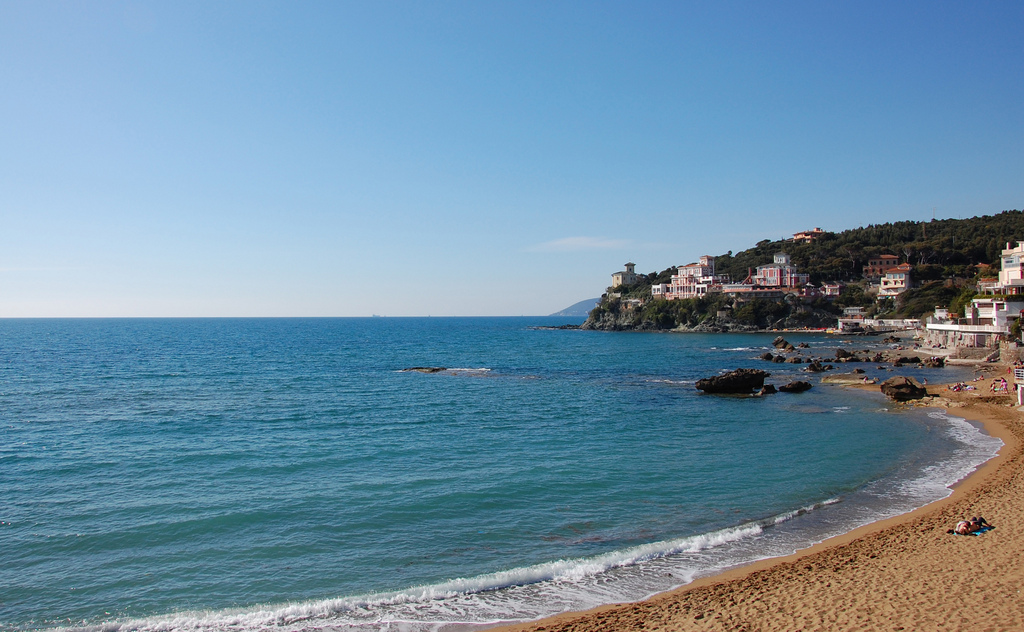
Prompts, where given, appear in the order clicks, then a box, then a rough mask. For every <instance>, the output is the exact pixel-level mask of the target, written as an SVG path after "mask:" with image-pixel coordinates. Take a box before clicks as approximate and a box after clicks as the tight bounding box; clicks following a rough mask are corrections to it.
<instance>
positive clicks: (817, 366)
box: [804, 360, 832, 373]
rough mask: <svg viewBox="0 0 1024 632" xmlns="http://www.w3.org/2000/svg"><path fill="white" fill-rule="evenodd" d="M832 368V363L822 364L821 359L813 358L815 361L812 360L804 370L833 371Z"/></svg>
mask: <svg viewBox="0 0 1024 632" xmlns="http://www.w3.org/2000/svg"><path fill="white" fill-rule="evenodd" d="M831 370H832V365H831V364H822V363H821V360H813V361H811V363H810V364H808V365H807V366H806V367H804V371H807V372H808V373H821V372H823V371H831Z"/></svg>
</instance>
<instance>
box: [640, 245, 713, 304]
mask: <svg viewBox="0 0 1024 632" xmlns="http://www.w3.org/2000/svg"><path fill="white" fill-rule="evenodd" d="M728 281H729V279H728V277H727V276H725V275H717V274H715V258H714V257H712V256H711V255H704V256H703V257H701V258H700V261H699V262H697V263H691V264H688V265H685V266H679V267H678V268H677V269H676V273H675V274H673V275H672V282H671V283H670V284H668V287H667V288H665V289H660V290H659V294H663V295H664V297H665V298H666V299H668V300H670V301H671V300H676V299H684V298H697V297H700V296H706V295H707V294H708V292H710V291H712V290H713V288H715V286H721V285H722V283H728ZM652 294H653V291H652Z"/></svg>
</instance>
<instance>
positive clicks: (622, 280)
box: [612, 263, 637, 287]
mask: <svg viewBox="0 0 1024 632" xmlns="http://www.w3.org/2000/svg"><path fill="white" fill-rule="evenodd" d="M635 267H636V264H635V263H627V264H626V269H625V270H623V271H622V272H616V273H615V274H613V275H612V287H619V286H620V285H633V284H634V283H636V278H637V277H636V272H634V271H633V268H635Z"/></svg>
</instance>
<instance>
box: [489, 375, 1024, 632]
mask: <svg viewBox="0 0 1024 632" xmlns="http://www.w3.org/2000/svg"><path fill="white" fill-rule="evenodd" d="M997 375H998V374H997ZM987 386H988V381H985V382H980V383H979V390H977V391H965V392H950V391H948V390H947V389H946V387H945V386H941V387H935V386H930V387H929V394H932V395H937V396H941V397H942V398H946V400H948V401H945V400H938V401H937V402H934V403H933V405H939V406H945V407H947V408H949V409H950V412H951V413H952V414H955V415H957V416H961V417H965V418H967V419H970V420H974V421H978V422H981V423H982V424H983V425H984V427H985V429H986V430H987V432H988V433H989V434H991V435H993V436H997V437H999V438H1000V439H1002V440H1003V442H1004V444H1005V445H1004V446H1003V448H1002V449H1001V450H1000V452H999V455H998V456H997V457H996V458H994V459H992V460H991V461H989V462H988V463H986V464H984V465H983V466H982V467H980V468H979V469H978V471H977V472H975V473H974V474H973V475H971V476H970V477H968V478H967V479H966V480H964V481H962V482H961V483H960V484H959V485H957V487H956V488H955V489H954V491H953V494H952V495H951V496H949V497H948V498H945V499H943V500H940V501H938V502H935V503H932V504H930V505H927V506H925V507H922V508H921V509H918V510H916V511H913V512H911V513H908V514H905V515H902V516H899V517H896V518H892V519H890V520H885V521H881V522H877V523H874V524H870V525H867V526H864V527H861V528H860V529H857V530H855V531H852V532H850V533H848V534H845V535H843V536H839V537H836V538H832V539H830V540H826V541H825V542H822V543H820V544H818V545H816V546H814V547H811V548H809V549H806V550H803V551H800V552H798V553H796V554H794V555H791V556H788V557H783V558H775V559H771V560H763V561H761V562H758V563H756V564H753V565H750V566H746V567H743V568H740V569H735V570H732V571H729V572H726V573H723V574H721V575H716V576H713V577H708V578H704V579H701V580H698V581H696V582H694V583H692V584H689V585H687V586H684V587H682V588H679V589H677V590H675V591H672V592H668V593H663V594H659V595H656V596H654V597H652V598H650V599H648V600H646V601H643V602H638V603H630V604H617V605H611V606H605V607H602V608H597V609H594V610H589V611H586V612H580V613H566V614H563V615H559V616H556V617H552V618H549V619H544V620H540V621H535V622H532V623H529V624H521V625H515V626H509V627H505V628H501V629H502V630H504V631H505V632H513V631H514V632H526V631H537V632H539V631H544V632H555V631H565V632H568V631H573V632H596V631H599V630H601V631H611V630H730V631H735V630H742V631H754V630H764V631H769V630H771V631H779V630H972V631H976V632H980V631H985V630H1024V595H1022V594H1021V589H1022V588H1024V453H1022V445H1024V441H1022V440H1024V424H1022V420H1024V414H1022V413H1020V412H1018V411H1017V410H1016V409H1015V408H1014V407H1012V405H1011V404H1013V403H1015V402H1013V401H1012V400H1011V398H1010V397H1009V396H1006V395H1001V396H994V395H991V394H989V393H988V392H987V390H986V389H987ZM874 388H877V387H874ZM972 516H983V517H984V518H986V519H987V520H988V521H989V522H990V523H992V524H993V525H995V527H996V528H995V529H994V530H992V531H990V532H988V533H984V534H982V535H979V536H954V535H950V534H948V533H947V530H948V529H950V528H951V527H952V526H953V525H954V524H955V523H956V522H957V521H958V520H961V519H963V518H970V517H972Z"/></svg>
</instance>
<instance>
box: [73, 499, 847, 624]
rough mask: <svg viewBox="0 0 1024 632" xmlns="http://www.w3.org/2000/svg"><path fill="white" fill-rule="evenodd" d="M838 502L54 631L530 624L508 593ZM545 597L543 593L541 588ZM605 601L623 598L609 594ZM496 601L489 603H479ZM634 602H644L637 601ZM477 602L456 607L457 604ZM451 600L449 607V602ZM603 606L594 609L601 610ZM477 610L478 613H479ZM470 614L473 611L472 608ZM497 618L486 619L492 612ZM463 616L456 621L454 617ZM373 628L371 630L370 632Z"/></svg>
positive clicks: (753, 532)
mask: <svg viewBox="0 0 1024 632" xmlns="http://www.w3.org/2000/svg"><path fill="white" fill-rule="evenodd" d="M838 502H839V499H838V498H830V499H828V500H825V501H822V502H819V503H814V504H811V505H807V506H805V507H800V508H798V509H795V510H792V511H788V512H784V513H781V514H778V515H775V516H770V517H768V518H764V519H761V520H755V521H751V522H746V523H743V524H740V525H737V526H734V527H728V528H724V529H719V530H716V531H711V532H708V533H702V534H698V535H693V536H687V537H682V538H677V539H672V540H665V541H661V542H652V543H649V544H642V545H638V546H634V547H629V548H626V549H623V550H620V551H612V552H609V553H605V554H602V555H597V556H594V557H589V558H575V559H562V560H556V561H554V562H547V563H543V564H536V565H532V566H526V567H521V568H514V569H510V570H507V571H499V572H496V573H489V574H485V575H479V576H476V577H469V578H456V579H452V580H449V581H446V582H441V583H437V584H431V585H426V586H417V587H414V588H409V589H406V590H401V591H395V592H388V593H377V594H370V595H363V596H355V597H343V598H336V599H324V600H317V601H308V602H300V603H292V604H283V605H279V606H263V607H255V608H248V609H226V610H217V611H188V612H180V613H176V614H171V615H165V616H156V617H148V618H138V619H130V620H125V621H110V622H105V623H102V624H97V625H82V626H67V627H60V628H54V631H55V632H56V631H61V632H177V631H198V630H203V631H215V630H216V631H219V630H232V631H238V630H257V629H265V628H267V627H274V628H276V629H278V630H287V631H289V632H295V631H298V630H305V629H313V628H316V629H324V628H329V629H346V630H357V629H363V627H364V626H367V625H370V624H372V625H376V626H380V625H382V624H384V625H386V624H397V623H403V624H409V625H411V626H412V628H413V629H422V628H420V627H418V626H420V625H422V624H425V623H431V622H433V623H435V624H437V623H447V624H452V623H463V624H467V625H473V624H475V625H483V624H487V623H495V622H498V621H526V620H530V619H532V618H536V617H537V616H544V615H548V614H554V612H544V611H542V610H539V609H532V608H523V607H522V603H521V602H520V600H518V599H512V600H504V601H503V600H502V599H501V598H500V597H498V595H500V594H501V592H500V591H501V590H502V589H511V588H529V587H534V586H538V585H541V586H543V585H548V586H553V587H556V589H557V590H560V591H566V589H570V590H571V588H572V587H573V586H574V585H575V586H580V587H582V584H583V583H584V582H587V581H588V580H589V581H590V582H591V583H592V584H601V583H603V582H601V581H600V576H602V575H604V574H606V573H609V572H610V571H615V570H618V569H628V568H631V567H638V566H642V565H643V564H645V563H648V562H651V561H656V560H665V559H668V558H672V557H673V556H677V555H682V554H699V553H701V552H704V551H708V550H711V549H717V548H719V547H723V546H727V545H730V544H734V543H738V542H740V541H746V540H751V539H752V538H756V537H757V536H759V535H761V534H762V533H763V532H764V531H765V529H768V528H772V527H775V526H778V525H781V524H783V523H786V522H789V521H790V520H793V519H794V518H797V517H799V516H802V515H805V514H807V513H810V512H812V511H815V510H816V509H820V508H822V507H826V506H829V505H832V504H835V503H838ZM674 576H675V577H676V583H675V585H682V584H686V583H689V582H690V581H692V579H693V573H692V572H690V573H686V572H679V571H678V570H676V572H675V575H674ZM540 591H541V592H544V591H543V588H542V589H540ZM602 594H603V596H604V597H603V599H601V600H605V599H611V600H612V601H614V600H616V599H618V598H619V597H618V596H616V595H610V594H608V593H607V592H606V591H605V592H603V593H602ZM480 595H488V596H491V597H492V598H494V600H493V601H492V602H491V603H489V604H482V603H481V601H479V600H478V599H477V600H473V598H474V597H478V596H480ZM633 598H636V597H635V596H634V597H633ZM458 599H462V600H466V599H470V600H472V601H470V602H469V603H468V604H467V603H466V602H465V601H463V602H462V603H460V604H459V605H458V606H455V605H454V604H453V603H451V602H452V600H458ZM446 602H448V603H446ZM596 603H597V602H596V601H595V602H594V604H595V605H596ZM473 606H475V607H473ZM467 608H468V610H467ZM488 613H489V614H490V615H492V616H486V615H487V614H488ZM456 614H458V615H460V616H457V617H455V618H456V619H458V620H455V619H453V615H456ZM367 629H369V628H367Z"/></svg>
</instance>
